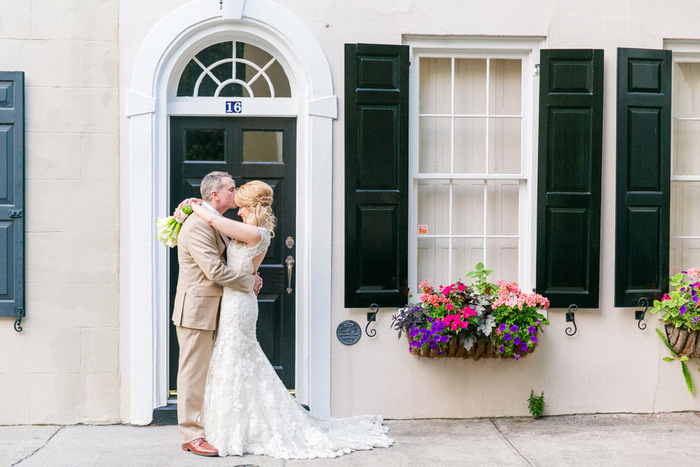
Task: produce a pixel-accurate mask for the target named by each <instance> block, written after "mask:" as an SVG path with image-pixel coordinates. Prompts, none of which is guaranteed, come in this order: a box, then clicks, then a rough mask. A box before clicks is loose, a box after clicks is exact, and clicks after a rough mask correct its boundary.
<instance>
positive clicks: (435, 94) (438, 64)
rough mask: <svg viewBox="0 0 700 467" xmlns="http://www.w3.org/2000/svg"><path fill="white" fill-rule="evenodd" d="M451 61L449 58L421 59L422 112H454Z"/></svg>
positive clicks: (420, 109) (420, 110)
mask: <svg viewBox="0 0 700 467" xmlns="http://www.w3.org/2000/svg"><path fill="white" fill-rule="evenodd" d="M451 61H452V60H451V59H449V58H421V59H420V104H419V110H418V111H419V112H420V113H422V114H450V113H452V65H451Z"/></svg>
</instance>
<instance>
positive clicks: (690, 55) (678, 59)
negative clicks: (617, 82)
mask: <svg viewBox="0 0 700 467" xmlns="http://www.w3.org/2000/svg"><path fill="white" fill-rule="evenodd" d="M664 49H665V50H671V51H672V52H673V54H672V56H673V59H672V61H671V95H672V96H673V95H674V94H675V89H674V88H673V83H674V82H675V79H674V78H675V77H674V76H673V73H675V70H676V64H677V63H700V41H699V40H664ZM673 102H674V99H671V160H670V171H671V190H673V183H674V182H700V175H674V173H673V167H674V162H675V158H676V141H675V138H676V132H675V128H676V109H675V108H674V104H673ZM683 119H684V120H689V119H690V118H683ZM673 239H680V240H700V235H683V236H679V235H674V236H671V237H670V240H673ZM669 246H670V245H669ZM669 255H670V252H669ZM669 260H670V258H669ZM692 266H694V265H692ZM669 268H670V269H676V268H677V267H676V266H675V265H674V264H673V263H672V262H671V261H669ZM678 272H679V271H677V270H670V271H669V274H670V275H671V276H673V275H674V274H676V273H678Z"/></svg>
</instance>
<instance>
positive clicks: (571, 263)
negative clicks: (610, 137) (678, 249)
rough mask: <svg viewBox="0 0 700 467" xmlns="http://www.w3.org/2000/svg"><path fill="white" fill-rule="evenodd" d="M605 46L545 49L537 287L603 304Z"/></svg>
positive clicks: (554, 295) (585, 304)
mask: <svg viewBox="0 0 700 467" xmlns="http://www.w3.org/2000/svg"><path fill="white" fill-rule="evenodd" d="M602 138H603V51H602V50H542V51H541V55H540V126H539V164H538V172H537V176H538V180H539V182H538V188H537V195H538V200H537V291H538V292H539V293H541V294H543V295H545V296H546V297H547V298H549V300H550V302H551V306H552V307H556V308H564V307H568V306H569V305H571V304H573V303H575V304H576V305H578V307H579V308H597V307H598V295H599V294H598V288H599V274H600V272H599V270H598V269H599V265H600V172H601V160H602Z"/></svg>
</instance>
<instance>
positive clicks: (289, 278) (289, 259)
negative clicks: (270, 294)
mask: <svg viewBox="0 0 700 467" xmlns="http://www.w3.org/2000/svg"><path fill="white" fill-rule="evenodd" d="M285 263H287V293H288V294H290V293H292V270H293V269H294V257H292V256H291V255H289V256H287V260H286V261H285Z"/></svg>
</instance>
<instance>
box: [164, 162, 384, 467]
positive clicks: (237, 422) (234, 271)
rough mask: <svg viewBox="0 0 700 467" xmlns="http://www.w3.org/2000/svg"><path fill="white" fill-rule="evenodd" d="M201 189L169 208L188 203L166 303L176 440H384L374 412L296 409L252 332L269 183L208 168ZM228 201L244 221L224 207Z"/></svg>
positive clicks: (282, 445) (342, 446) (324, 443)
mask: <svg viewBox="0 0 700 467" xmlns="http://www.w3.org/2000/svg"><path fill="white" fill-rule="evenodd" d="M200 192H201V195H202V199H197V198H190V199H187V200H185V201H183V202H182V203H180V206H178V208H177V209H176V210H175V216H176V217H177V216H179V215H180V208H181V207H182V205H183V204H189V205H190V207H192V210H193V214H192V215H190V216H188V217H187V218H186V219H185V221H184V223H183V225H182V229H181V230H180V233H179V237H178V244H177V250H178V251H177V257H178V263H179V265H180V273H179V277H178V283H177V293H176V296H175V303H174V310H173V323H174V324H175V327H176V330H177V339H178V342H179V344H180V357H179V362H178V375H177V391H178V398H177V399H178V400H177V418H178V425H179V428H180V435H181V438H182V449H183V450H185V451H191V452H193V453H195V454H199V455H202V456H231V455H234V456H241V455H243V454H255V455H268V456H271V457H276V458H282V459H309V458H329V457H337V456H340V455H343V454H347V453H350V452H352V451H354V450H366V449H372V448H373V447H389V446H390V445H391V444H392V443H393V440H392V439H391V438H389V437H388V436H387V434H386V433H387V431H388V428H387V427H385V426H384V425H383V424H382V419H381V417H378V416H369V415H361V416H356V417H350V418H342V419H341V418H322V417H317V416H314V415H312V414H311V413H309V412H308V411H307V410H306V409H304V408H303V407H302V406H301V405H300V404H299V403H298V402H297V401H296V399H295V398H294V397H293V396H292V395H291V394H289V392H288V391H287V388H286V387H285V386H284V384H283V383H282V381H281V380H280V379H279V377H278V376H277V373H276V372H275V370H274V368H273V367H272V365H271V364H270V362H269V360H268V359H267V357H266V356H265V354H264V353H263V351H262V348H261V347H260V344H259V343H258V341H257V337H256V323H257V318H258V302H257V298H256V295H257V293H258V292H259V291H260V288H261V287H262V279H261V278H260V276H259V275H258V274H257V271H258V267H259V266H260V263H262V260H263V258H264V257H265V253H266V252H267V249H268V247H269V246H270V239H271V237H273V236H274V229H275V222H276V219H275V216H274V214H273V211H272V202H273V190H272V188H271V187H270V186H269V185H267V184H266V183H264V182H261V181H259V180H254V181H251V182H248V183H246V184H244V185H242V186H241V187H239V188H238V189H236V186H235V183H234V181H233V178H232V177H231V175H229V174H228V173H226V172H212V173H210V174H208V175H207V176H205V177H204V179H202V182H201V184H200ZM235 208H238V215H239V216H240V217H241V219H243V222H239V221H235V220H231V219H228V218H226V217H224V216H223V214H224V213H225V212H226V211H228V210H229V209H235ZM217 324H218V325H217ZM215 333H216V335H215Z"/></svg>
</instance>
